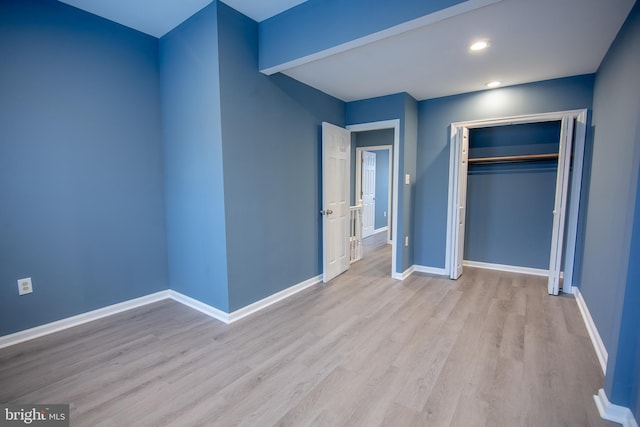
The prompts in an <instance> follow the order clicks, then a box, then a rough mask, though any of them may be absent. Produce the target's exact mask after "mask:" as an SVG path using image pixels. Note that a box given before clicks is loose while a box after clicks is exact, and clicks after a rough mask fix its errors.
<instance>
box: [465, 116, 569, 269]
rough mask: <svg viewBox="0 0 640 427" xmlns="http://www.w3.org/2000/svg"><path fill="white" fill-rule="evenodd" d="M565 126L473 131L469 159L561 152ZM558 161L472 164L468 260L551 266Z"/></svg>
mask: <svg viewBox="0 0 640 427" xmlns="http://www.w3.org/2000/svg"><path fill="white" fill-rule="evenodd" d="M559 141H560V122H543V123H532V124H520V125H511V126H496V127H488V128H477V129H470V131H469V158H470V159H471V158H482V157H492V156H514V155H522V154H543V153H556V154H557V153H558V147H559ZM557 165H558V162H557V161H555V160H550V161H535V162H532V161H520V162H515V163H493V164H474V163H470V164H469V173H468V176H467V210H466V228H465V245H464V259H465V260H468V261H479V262H486V263H491V264H504V265H511V266H518V267H531V268H539V269H544V270H546V269H548V268H549V255H550V249H551V232H552V227H553V205H554V201H555V190H556V175H557V171H558V168H557Z"/></svg>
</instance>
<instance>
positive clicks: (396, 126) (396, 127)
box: [347, 119, 400, 278]
mask: <svg viewBox="0 0 640 427" xmlns="http://www.w3.org/2000/svg"><path fill="white" fill-rule="evenodd" d="M382 129H393V150H392V159H391V160H392V161H390V162H389V163H390V164H393V167H392V173H393V188H392V192H393V197H392V199H393V202H392V203H393V206H392V209H391V215H392V217H391V223H392V226H391V230H388V232H389V233H391V232H392V231H393V233H391V277H394V278H395V277H397V273H396V261H397V251H396V248H397V247H398V236H397V234H398V233H397V230H398V185H399V182H400V181H399V166H400V162H399V159H400V120H399V119H393V120H383V121H379V122H370V123H360V124H355V125H349V126H347V130H350V131H351V132H363V131H369V130H382ZM354 200H355V197H354Z"/></svg>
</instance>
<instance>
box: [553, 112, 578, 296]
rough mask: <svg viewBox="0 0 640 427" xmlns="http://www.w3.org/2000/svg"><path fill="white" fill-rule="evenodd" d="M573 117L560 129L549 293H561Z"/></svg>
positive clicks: (565, 118) (564, 121)
mask: <svg viewBox="0 0 640 427" xmlns="http://www.w3.org/2000/svg"><path fill="white" fill-rule="evenodd" d="M573 126H574V118H573V117H564V118H563V119H562V125H561V129H560V149H559V152H558V175H557V178H556V197H555V203H554V207H553V231H552V234H551V255H550V258H549V282H548V292H549V293H550V294H552V295H558V293H559V292H560V272H561V271H562V247H563V243H564V229H565V221H566V212H567V193H568V189H569V172H570V170H571V146H572V143H573Z"/></svg>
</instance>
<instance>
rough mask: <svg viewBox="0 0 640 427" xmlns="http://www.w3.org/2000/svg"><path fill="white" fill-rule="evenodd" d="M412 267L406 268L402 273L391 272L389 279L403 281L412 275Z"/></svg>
mask: <svg viewBox="0 0 640 427" xmlns="http://www.w3.org/2000/svg"><path fill="white" fill-rule="evenodd" d="M414 268H415V267H414V266H413V265H412V266H411V267H409V268H407V269H406V270H405V271H403V272H402V273H397V272H395V271H394V272H393V273H392V274H391V277H392V278H394V279H397V280H404V279H406V278H407V277H409V276H411V274H413V271H414Z"/></svg>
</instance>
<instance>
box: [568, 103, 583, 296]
mask: <svg viewBox="0 0 640 427" xmlns="http://www.w3.org/2000/svg"><path fill="white" fill-rule="evenodd" d="M575 127H576V129H575V134H574V139H575V144H574V146H573V147H574V148H573V165H572V168H571V199H570V200H569V212H568V218H567V231H566V233H567V239H566V240H567V242H566V251H565V254H564V259H565V260H573V262H572V263H571V264H574V263H575V258H576V242H577V239H578V214H579V210H580V192H581V191H582V169H583V167H584V145H585V140H586V132H587V110H586V109H584V110H582V111H581V112H580V113H578V114H577V116H576V119H575ZM578 172H579V173H580V174H579V175H578ZM565 264H567V263H566V261H565ZM567 265H568V264H567ZM563 267H565V268H563V269H564V271H565V273H566V274H565V275H564V281H563V283H562V292H565V293H568V294H570V293H573V268H566V266H563Z"/></svg>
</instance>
